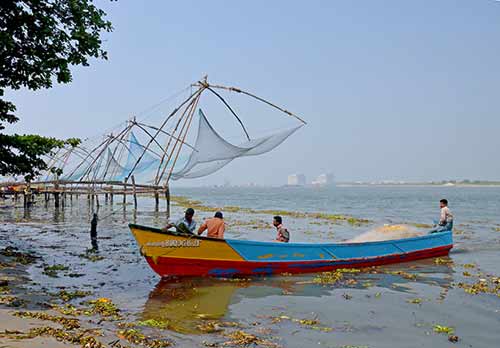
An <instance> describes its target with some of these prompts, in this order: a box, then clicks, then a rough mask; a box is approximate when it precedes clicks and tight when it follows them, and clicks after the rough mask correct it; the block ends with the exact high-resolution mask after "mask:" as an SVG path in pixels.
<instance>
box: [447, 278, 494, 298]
mask: <svg viewBox="0 0 500 348" xmlns="http://www.w3.org/2000/svg"><path fill="white" fill-rule="evenodd" d="M457 286H458V287H459V288H462V289H464V291H465V292H466V293H468V294H471V295H477V294H479V293H483V294H492V295H497V296H498V297H500V278H499V277H494V276H487V278H481V279H479V280H478V281H477V282H475V283H472V284H468V283H458V284H457Z"/></svg>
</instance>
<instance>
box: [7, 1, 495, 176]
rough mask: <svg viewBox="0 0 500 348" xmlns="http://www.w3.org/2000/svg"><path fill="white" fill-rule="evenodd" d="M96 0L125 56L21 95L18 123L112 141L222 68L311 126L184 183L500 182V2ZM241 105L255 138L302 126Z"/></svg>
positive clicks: (223, 122) (112, 50) (220, 118)
mask: <svg viewBox="0 0 500 348" xmlns="http://www.w3.org/2000/svg"><path fill="white" fill-rule="evenodd" d="M95 3H96V4H97V5H98V6H100V7H102V8H104V9H105V11H106V12H107V13H108V18H109V19H110V20H111V21H112V23H113V26H114V31H113V32H112V33H106V34H104V35H103V38H104V40H105V41H104V48H105V49H106V50H107V51H108V55H109V60H107V61H98V60H92V61H91V64H90V66H89V67H76V68H74V69H73V72H74V74H73V82H72V83H71V84H67V85H56V86H55V87H54V88H52V89H49V90H43V91H36V92H33V91H27V90H20V91H8V92H7V93H6V97H7V99H10V100H12V101H14V102H15V104H16V105H17V107H18V113H17V115H18V116H20V118H21V121H20V122H19V123H17V124H16V125H14V126H9V127H8V131H9V132H17V133H38V134H42V135H47V136H54V137H59V138H67V137H80V138H85V137H90V136H95V135H98V134H103V133H104V132H106V131H107V130H109V129H111V128H112V127H114V126H115V125H117V124H119V123H121V122H123V121H125V120H126V119H128V118H129V117H131V116H134V115H143V113H142V112H143V111H144V110H148V108H149V107H151V106H152V105H155V104H157V103H158V102H159V101H162V100H164V99H165V98H168V97H169V96H171V95H173V94H174V93H176V92H178V91H181V90H183V89H184V88H186V86H189V84H190V83H192V82H194V81H197V80H198V79H200V78H201V77H202V76H204V75H206V74H208V76H209V81H211V82H213V83H221V84H226V85H231V86H238V87H241V88H243V89H246V90H248V91H251V92H253V93H255V94H258V95H260V96H263V97H265V98H267V99H269V100H271V101H273V102H275V103H277V104H279V105H283V106H284V107H285V108H286V109H288V110H290V111H292V112H294V113H296V114H298V115H300V116H301V117H302V118H304V119H305V120H306V121H307V122H308V124H307V126H305V127H303V128H301V129H300V130H299V131H298V132H297V133H295V134H294V135H293V136H292V137H290V138H289V139H288V140H287V141H286V142H285V143H283V144H282V145H281V146H280V147H278V148H277V149H275V150H274V151H272V152H269V153H267V154H265V155H262V156H259V157H254V158H242V159H238V160H235V161H234V162H233V163H231V164H230V165H229V166H227V167H226V168H224V169H223V170H221V171H219V172H217V173H215V174H212V175H211V176H209V177H207V178H204V179H197V180H192V181H187V180H185V181H184V182H180V184H181V185H198V184H222V183H223V182H224V181H225V180H228V181H230V182H231V183H233V184H244V183H249V182H253V183H257V184H270V185H279V184H285V183H286V179H287V175H288V174H291V173H304V174H305V175H306V176H307V178H308V181H310V180H312V179H314V178H315V176H317V175H319V174H321V173H325V172H332V173H334V174H335V176H336V179H337V180H339V181H357V180H361V181H372V180H407V181H427V180H442V179H483V180H500V158H499V150H500V136H499V134H498V133H499V131H500V117H499V116H500V99H499V91H500V89H499V84H500V69H499V68H498V65H499V62H500V2H497V1H493V0H492V1H488V0H484V1H482V0H454V1H451V0H450V1H448V0H440V1H431V0H422V1H400V0H393V1H389V0H388V1H354V0H349V1H347V0H346V1H290V0H289V1H272V2H271V1H261V0H257V1H251V2H250V1H248V2H243V1H238V2H236V1H231V2H230V1H177V2H171V1H168V2H167V1H161V0H157V1H152V0H151V1H147V2H144V1H132V0H122V1H118V2H108V1H96V2H95ZM228 100H229V101H230V102H231V103H233V102H234V105H235V108H237V110H238V113H239V114H240V116H241V117H242V119H243V121H244V122H245V123H246V124H248V127H249V130H250V135H251V136H255V137H257V136H259V135H260V134H262V133H263V132H270V131H273V130H276V129H282V128H283V127H288V126H293V125H295V124H296V123H294V121H293V120H292V119H290V118H287V117H286V116H284V115H282V114H279V113H277V112H271V111H270V110H268V109H266V108H263V106H262V105H257V103H254V102H249V101H247V100H242V98H241V97H239V96H231V95H229V96H228ZM173 102H175V98H174V100H169V101H168V102H167V103H165V104H163V105H161V107H159V108H158V109H157V110H156V111H155V112H156V113H157V114H155V115H154V116H153V118H158V117H159V116H158V115H164V114H166V113H168V111H169V110H170V108H171V107H172V106H173ZM202 108H204V111H205V113H206V114H207V116H208V117H209V119H211V120H212V119H213V122H214V127H216V129H217V130H219V131H220V132H221V133H222V134H225V135H227V137H228V138H229V139H235V141H237V140H236V139H241V140H244V139H243V138H242V133H241V129H239V128H238V125H237V124H236V123H235V121H234V119H232V118H231V117H230V116H228V115H224V114H223V113H222V111H221V110H222V109H216V108H215V107H214V106H213V102H211V101H207V102H206V105H204V104H203V101H202ZM146 116H148V115H147V114H146V115H145V117H146Z"/></svg>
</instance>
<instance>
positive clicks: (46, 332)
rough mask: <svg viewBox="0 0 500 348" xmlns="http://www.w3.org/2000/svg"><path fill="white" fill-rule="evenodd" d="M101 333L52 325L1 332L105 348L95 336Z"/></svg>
mask: <svg viewBox="0 0 500 348" xmlns="http://www.w3.org/2000/svg"><path fill="white" fill-rule="evenodd" d="M97 335H99V332H97V331H96V330H76V331H70V332H68V331H67V330H65V329H60V328H54V327H50V326H42V327H35V328H32V329H30V330H29V331H27V332H23V331H7V330H4V331H3V332H0V337H6V338H10V339H16V340H24V339H33V338H35V337H38V336H50V337H53V338H55V339H56V340H58V341H62V342H67V343H72V344H79V345H80V346H81V347H82V348H105V347H106V346H105V345H104V344H102V343H101V342H100V341H99V340H97V339H96V338H95V336H97Z"/></svg>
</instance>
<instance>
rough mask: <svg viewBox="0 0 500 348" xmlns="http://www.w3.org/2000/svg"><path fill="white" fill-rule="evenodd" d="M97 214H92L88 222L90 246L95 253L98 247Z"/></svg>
mask: <svg viewBox="0 0 500 348" xmlns="http://www.w3.org/2000/svg"><path fill="white" fill-rule="evenodd" d="M97 221H98V218H97V214H96V213H94V215H93V217H92V220H91V221H90V243H91V244H92V250H95V251H97V250H98V249H99V246H98V245H97Z"/></svg>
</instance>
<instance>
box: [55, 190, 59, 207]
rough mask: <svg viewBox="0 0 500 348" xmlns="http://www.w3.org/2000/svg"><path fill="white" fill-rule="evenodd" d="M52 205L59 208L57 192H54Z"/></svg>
mask: <svg viewBox="0 0 500 348" xmlns="http://www.w3.org/2000/svg"><path fill="white" fill-rule="evenodd" d="M54 207H56V208H59V192H54Z"/></svg>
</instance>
